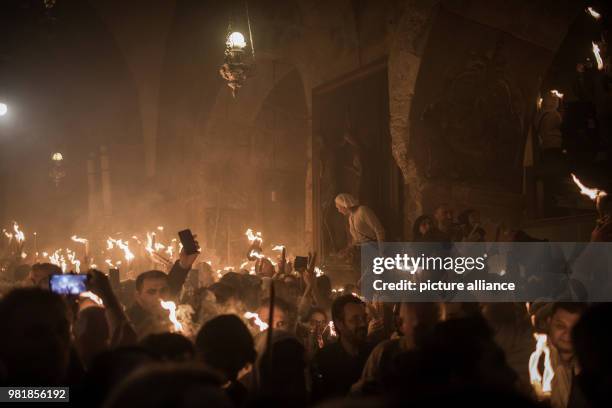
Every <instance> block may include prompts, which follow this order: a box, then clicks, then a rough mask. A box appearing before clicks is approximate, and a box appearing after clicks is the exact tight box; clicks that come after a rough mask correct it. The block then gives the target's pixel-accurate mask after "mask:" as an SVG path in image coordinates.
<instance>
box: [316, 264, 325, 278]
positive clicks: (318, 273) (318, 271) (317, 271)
mask: <svg viewBox="0 0 612 408" xmlns="http://www.w3.org/2000/svg"><path fill="white" fill-rule="evenodd" d="M314 272H315V276H316V277H317V278H318V277H319V276H323V275H325V272H323V270H321V269H320V268H319V267H318V266H315V268H314Z"/></svg>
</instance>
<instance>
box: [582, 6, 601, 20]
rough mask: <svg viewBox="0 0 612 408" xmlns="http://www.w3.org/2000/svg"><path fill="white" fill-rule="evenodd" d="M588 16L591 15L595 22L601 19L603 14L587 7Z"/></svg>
mask: <svg viewBox="0 0 612 408" xmlns="http://www.w3.org/2000/svg"><path fill="white" fill-rule="evenodd" d="M585 11H586V12H587V13H588V14H590V15H591V17H593V18H594V19H595V20H599V19H600V18H601V14H599V13H598V12H597V11H595V9H594V8H593V7H587V8H586V10H585Z"/></svg>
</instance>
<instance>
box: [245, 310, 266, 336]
mask: <svg viewBox="0 0 612 408" xmlns="http://www.w3.org/2000/svg"><path fill="white" fill-rule="evenodd" d="M244 318H245V319H247V320H251V321H252V322H253V323H254V324H255V326H257V327H259V331H260V332H262V331H266V330H267V329H268V323H266V322H264V321H263V320H261V319H260V318H259V315H258V314H257V313H254V312H246V313H245V314H244Z"/></svg>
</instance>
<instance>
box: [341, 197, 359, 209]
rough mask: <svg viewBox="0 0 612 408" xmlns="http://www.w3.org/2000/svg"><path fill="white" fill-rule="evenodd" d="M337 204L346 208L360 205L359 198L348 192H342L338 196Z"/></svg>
mask: <svg viewBox="0 0 612 408" xmlns="http://www.w3.org/2000/svg"><path fill="white" fill-rule="evenodd" d="M335 201H336V204H337V205H339V206H340V207H344V208H353V207H357V206H358V205H359V200H357V199H356V198H355V197H353V196H352V195H350V194H348V193H340V194H338V195H337V196H336V200H335Z"/></svg>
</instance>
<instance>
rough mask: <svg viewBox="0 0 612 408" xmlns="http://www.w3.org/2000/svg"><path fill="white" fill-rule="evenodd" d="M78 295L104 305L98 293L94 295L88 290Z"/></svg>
mask: <svg viewBox="0 0 612 408" xmlns="http://www.w3.org/2000/svg"><path fill="white" fill-rule="evenodd" d="M79 296H80V297H83V298H85V299H89V300H91V301H92V302H94V303H95V304H96V305H98V306H104V302H103V301H102V299H100V297H99V296H98V295H96V294H95V293H93V292H92V291H90V290H88V291H87V292H83V293H81V294H80V295H79Z"/></svg>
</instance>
